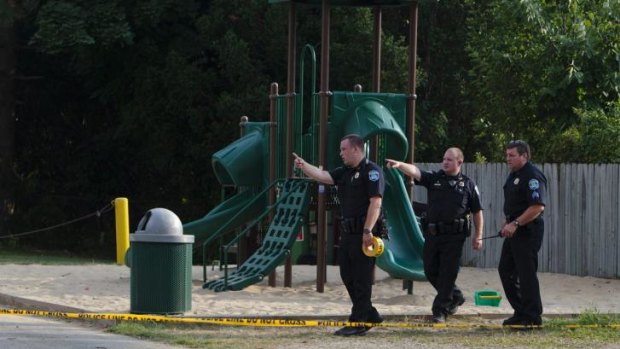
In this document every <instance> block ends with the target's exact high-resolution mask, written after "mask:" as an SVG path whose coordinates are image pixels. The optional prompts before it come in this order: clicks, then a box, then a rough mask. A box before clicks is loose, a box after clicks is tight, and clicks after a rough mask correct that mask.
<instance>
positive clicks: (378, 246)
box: [362, 236, 385, 257]
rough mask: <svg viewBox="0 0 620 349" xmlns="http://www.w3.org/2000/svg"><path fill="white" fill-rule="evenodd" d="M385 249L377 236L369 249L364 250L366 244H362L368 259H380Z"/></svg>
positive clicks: (373, 238) (363, 249)
mask: <svg viewBox="0 0 620 349" xmlns="http://www.w3.org/2000/svg"><path fill="white" fill-rule="evenodd" d="M384 248H385V246H384V245H383V240H381V238H380V237H376V236H373V237H372V245H370V246H368V247H367V248H364V244H362V251H364V254H365V255H366V256H368V257H379V256H380V255H381V254H382V253H383V249H384Z"/></svg>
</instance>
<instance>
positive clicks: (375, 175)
mask: <svg viewBox="0 0 620 349" xmlns="http://www.w3.org/2000/svg"><path fill="white" fill-rule="evenodd" d="M379 178H381V175H380V174H379V171H377V170H370V171H368V179H369V180H370V181H371V182H376V181H378V180H379Z"/></svg>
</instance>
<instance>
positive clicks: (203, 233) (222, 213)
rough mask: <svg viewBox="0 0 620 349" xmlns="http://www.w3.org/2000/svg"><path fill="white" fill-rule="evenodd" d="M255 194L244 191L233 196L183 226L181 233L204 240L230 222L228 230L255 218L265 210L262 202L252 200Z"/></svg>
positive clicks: (250, 191)
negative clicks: (232, 220)
mask: <svg viewBox="0 0 620 349" xmlns="http://www.w3.org/2000/svg"><path fill="white" fill-rule="evenodd" d="M255 196H256V193H255V192H254V191H252V190H246V191H243V192H241V193H238V194H235V195H234V196H233V197H231V198H229V199H228V200H226V201H224V202H222V203H221V204H219V205H218V206H217V207H216V208H214V209H212V210H211V211H209V213H208V214H207V215H206V216H204V217H202V218H200V219H197V220H195V221H192V222H189V223H185V224H184V225H183V233H184V234H190V235H194V236H196V238H198V239H205V238H207V237H209V236H210V234H213V233H214V232H216V231H217V230H218V228H219V227H221V226H222V225H224V224H226V223H228V222H229V221H230V220H231V219H233V218H234V222H230V223H229V224H230V230H232V229H235V228H238V227H239V226H241V225H242V224H245V223H247V222H249V221H251V220H252V219H254V218H256V217H257V216H258V215H260V214H261V212H263V210H264V209H265V206H266V204H265V202H264V200H255V201H254V202H252V200H253V199H254V198H255Z"/></svg>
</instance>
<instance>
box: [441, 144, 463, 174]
mask: <svg viewBox="0 0 620 349" xmlns="http://www.w3.org/2000/svg"><path fill="white" fill-rule="evenodd" d="M462 164H463V151H462V150H461V149H459V148H456V147H453V148H448V150H446V152H445V153H444V154H443V161H442V163H441V168H442V169H443V171H444V172H445V173H446V174H447V175H449V176H456V175H457V174H458V173H459V172H460V171H461V165H462Z"/></svg>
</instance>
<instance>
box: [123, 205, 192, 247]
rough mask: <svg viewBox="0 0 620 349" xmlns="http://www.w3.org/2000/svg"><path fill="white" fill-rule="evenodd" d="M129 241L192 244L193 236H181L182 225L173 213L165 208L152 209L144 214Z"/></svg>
mask: <svg viewBox="0 0 620 349" xmlns="http://www.w3.org/2000/svg"><path fill="white" fill-rule="evenodd" d="M129 240H130V241H140V242H169V243H193V242H194V236H193V235H183V223H181V220H180V219H179V217H177V215H176V214H174V212H172V211H170V210H168V209H165V208H153V209H150V210H148V211H147V212H146V214H145V215H144V217H142V219H140V222H139V223H138V229H137V230H136V233H135V234H130V236H129Z"/></svg>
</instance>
